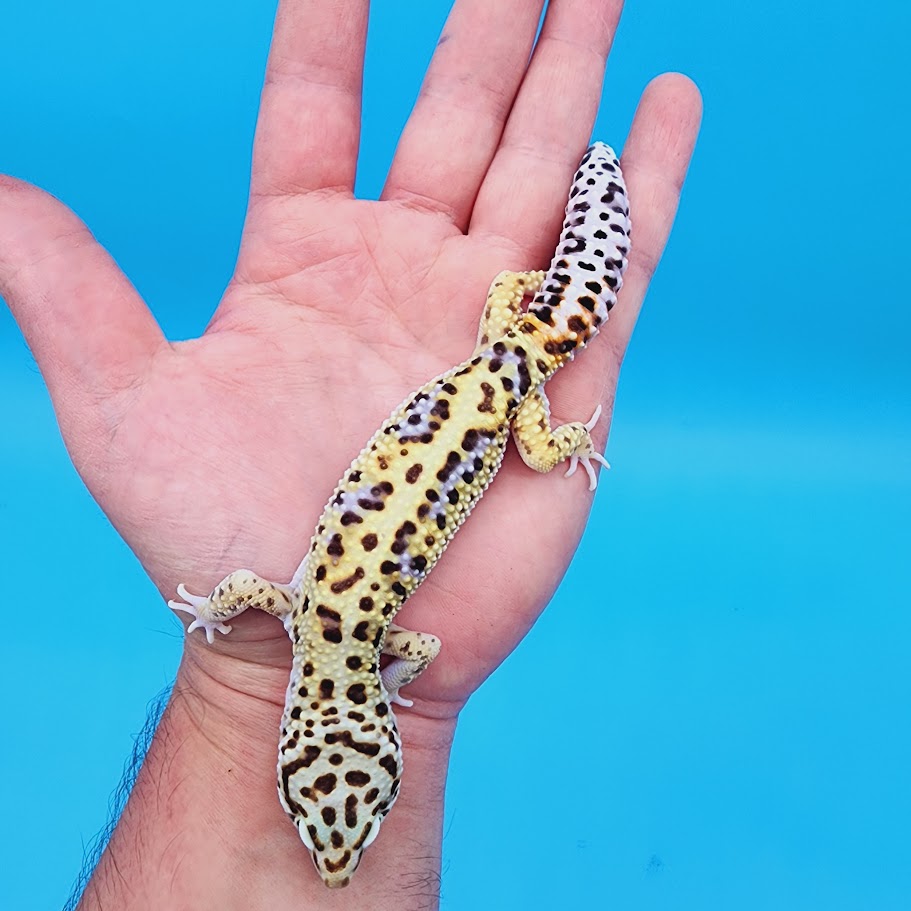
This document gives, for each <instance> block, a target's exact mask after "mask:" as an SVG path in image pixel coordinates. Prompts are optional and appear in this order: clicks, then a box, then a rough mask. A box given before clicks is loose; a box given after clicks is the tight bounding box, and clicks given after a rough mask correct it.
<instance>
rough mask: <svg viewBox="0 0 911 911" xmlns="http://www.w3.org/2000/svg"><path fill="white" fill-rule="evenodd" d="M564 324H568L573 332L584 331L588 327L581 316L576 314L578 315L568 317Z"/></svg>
mask: <svg viewBox="0 0 911 911" xmlns="http://www.w3.org/2000/svg"><path fill="white" fill-rule="evenodd" d="M566 325H567V326H569V328H570V329H572V331H573V332H580V333H581V332H585V330H586V329H587V328H588V326H586V324H585V320H584V319H582V317H581V316H578V315H576V316H571V317H570V318H569V320H567V323H566Z"/></svg>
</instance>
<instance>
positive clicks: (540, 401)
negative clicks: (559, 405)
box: [512, 387, 610, 490]
mask: <svg viewBox="0 0 911 911" xmlns="http://www.w3.org/2000/svg"><path fill="white" fill-rule="evenodd" d="M600 417H601V406H600V405H599V406H598V407H597V408H596V409H595V413H594V414H593V415H592V416H591V419H590V420H589V421H586V422H585V423H584V424H583V423H582V422H581V421H570V422H569V423H567V424H561V425H560V426H559V427H555V428H553V429H551V426H550V405H549V403H548V401H547V396H546V395H545V394H544V390H543V389H541V388H540V387H539V388H538V389H533V390H532V391H531V392H530V393H529V394H528V396H527V397H526V398H525V399H524V400H523V402H522V404H521V405H519V408H518V410H517V412H516V416H515V418H514V419H513V423H512V429H513V432H514V434H515V438H516V443H517V445H518V447H519V454H520V455H521V456H522V459H523V460H524V462H525V464H526V465H528V466H529V467H531V468H534V470H535V471H541V472H547V471H551V470H552V469H553V468H554V467H555V466H556V465H558V464H559V463H560V462H562V461H564V460H565V459H569V470H568V471H567V472H566V476H567V477H569V476H570V475H572V474H574V473H575V471H576V468H578V466H579V464H580V463H581V464H582V467H583V468H584V469H585V473H586V474H587V475H588V482H589V483H588V489H589V490H594V489H595V487H596V485H597V483H598V479H597V476H596V475H595V469H594V467H593V466H592V462H598V463H599V464H601V465H603V466H604V467H605V468H610V465H609V464H608V461H607V459H605V458H604V456H603V455H601V453H600V452H598V451H597V450H596V449H595V445H594V443H593V442H592V438H591V430H592V428H593V427H594V426H595V424H597V422H598V419H599V418H600Z"/></svg>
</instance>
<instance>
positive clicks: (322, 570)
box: [316, 566, 326, 582]
mask: <svg viewBox="0 0 911 911" xmlns="http://www.w3.org/2000/svg"><path fill="white" fill-rule="evenodd" d="M325 578H326V567H325V566H317V567H316V581H317V582H322V581H323V579H325Z"/></svg>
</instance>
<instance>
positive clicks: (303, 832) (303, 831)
mask: <svg viewBox="0 0 911 911" xmlns="http://www.w3.org/2000/svg"><path fill="white" fill-rule="evenodd" d="M297 831H298V832H299V833H300V837H301V841H302V842H303V843H304V844H305V845H306V846H307V848H308V850H310V851H313V850H314V845H313V839H312V838H311V837H310V833H309V832H308V831H307V820H306V819H299V820H298V821H297Z"/></svg>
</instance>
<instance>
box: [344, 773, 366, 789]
mask: <svg viewBox="0 0 911 911" xmlns="http://www.w3.org/2000/svg"><path fill="white" fill-rule="evenodd" d="M345 781H346V782H347V783H348V784H350V785H352V786H353V787H355V788H362V787H364V785H366V784H369V783H370V776H369V775H368V774H367V773H366V772H361V771H360V770H359V769H352V770H351V771H350V772H348V774H347V775H345Z"/></svg>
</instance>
